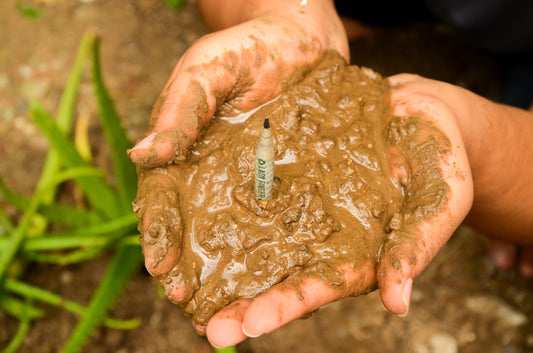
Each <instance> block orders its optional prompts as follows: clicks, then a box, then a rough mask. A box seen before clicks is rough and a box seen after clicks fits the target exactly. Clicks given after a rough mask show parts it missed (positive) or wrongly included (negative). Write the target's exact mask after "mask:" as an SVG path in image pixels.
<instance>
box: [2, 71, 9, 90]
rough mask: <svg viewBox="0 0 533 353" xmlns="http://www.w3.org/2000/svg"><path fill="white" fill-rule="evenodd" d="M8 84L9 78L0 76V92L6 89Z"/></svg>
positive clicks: (4, 75) (3, 75)
mask: <svg viewBox="0 0 533 353" xmlns="http://www.w3.org/2000/svg"><path fill="white" fill-rule="evenodd" d="M9 84H10V80H9V76H8V75H7V74H0V90H3V89H6V88H8V87H9Z"/></svg>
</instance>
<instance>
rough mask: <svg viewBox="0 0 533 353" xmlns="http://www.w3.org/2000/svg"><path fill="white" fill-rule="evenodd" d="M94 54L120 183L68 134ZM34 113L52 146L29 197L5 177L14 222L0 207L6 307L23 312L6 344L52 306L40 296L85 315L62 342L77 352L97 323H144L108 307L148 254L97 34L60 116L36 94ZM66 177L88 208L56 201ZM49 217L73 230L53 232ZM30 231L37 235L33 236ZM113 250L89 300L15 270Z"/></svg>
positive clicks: (0, 287)
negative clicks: (16, 213)
mask: <svg viewBox="0 0 533 353" xmlns="http://www.w3.org/2000/svg"><path fill="white" fill-rule="evenodd" d="M89 57H91V77H92V85H93V88H94V94H95V97H96V101H97V105H98V108H99V113H100V114H99V117H100V123H101V125H102V128H103V130H104V133H105V136H106V140H107V143H108V144H109V146H110V150H111V160H112V164H113V172H114V180H115V185H116V186H115V187H113V186H111V184H110V183H109V182H108V180H107V179H109V178H108V176H107V174H106V172H105V171H103V170H101V169H99V168H97V167H95V166H94V165H92V164H90V163H88V162H86V161H85V160H84V159H83V158H82V157H81V155H80V153H79V151H78V150H77V149H76V147H75V146H74V144H73V142H72V140H71V138H69V135H70V133H71V131H72V126H73V123H74V115H75V107H76V101H77V96H78V90H79V86H80V83H81V81H82V73H83V69H84V66H85V63H86V61H87V59H88V58H89ZM30 115H31V117H32V119H33V121H34V122H35V124H36V125H37V126H38V127H39V129H40V130H41V131H42V132H43V133H44V134H45V135H46V137H47V138H48V140H49V142H50V145H51V146H52V150H51V151H50V152H49V154H48V156H47V159H46V162H45V166H44V168H43V170H42V172H41V175H40V179H39V182H38V184H37V187H36V189H35V192H34V194H33V196H32V197H31V198H30V199H27V198H25V197H23V196H21V195H19V194H17V193H15V192H13V191H12V190H10V189H8V188H7V186H6V185H5V183H4V182H3V180H2V178H1V177H0V195H1V199H2V200H3V201H4V202H6V203H9V204H11V205H12V206H14V207H17V208H19V209H20V210H21V211H23V214H22V217H21V219H20V221H19V222H18V224H16V225H15V224H13V223H12V222H11V220H10V219H9V218H8V217H7V215H6V213H5V211H4V210H3V209H2V208H0V309H1V310H3V311H4V312H5V313H7V314H9V315H12V316H14V317H16V318H17V319H19V320H20V325H19V329H18V331H17V333H16V334H15V336H14V337H13V338H12V340H11V341H10V343H9V344H8V346H7V347H5V348H4V350H3V352H15V351H16V350H17V349H18V347H19V346H20V345H21V344H22V342H23V340H24V337H25V336H26V334H27V333H28V331H29V330H30V327H31V321H32V320H35V319H38V318H39V317H42V316H44V315H45V314H46V313H45V312H44V310H42V309H41V308H39V307H38V306H36V305H35V304H36V303H37V302H44V303H47V304H50V305H55V306H60V307H62V308H64V309H65V310H68V311H71V312H73V313H76V314H78V315H80V316H81V320H80V321H79V323H78V325H77V327H76V328H75V329H74V332H73V333H72V335H71V336H70V338H69V339H68V341H67V342H66V344H65V346H64V347H63V350H62V352H76V351H79V350H80V349H81V347H82V346H83V344H84V343H85V342H86V341H87V339H88V337H89V336H90V334H91V332H92V331H93V330H94V329H95V327H97V326H98V325H105V326H108V327H110V328H115V329H131V328H134V327H137V326H138V325H139V323H140V322H139V320H138V319H132V320H114V319H111V318H108V317H106V313H107V310H108V309H109V308H110V306H111V305H112V303H113V301H114V300H115V299H116V298H117V296H118V295H119V294H120V292H121V291H122V289H123V288H124V286H125V284H126V283H127V281H128V279H129V278H130V277H131V275H132V274H133V273H134V271H136V270H137V269H138V268H139V267H140V265H141V264H142V261H143V259H142V254H141V251H140V246H139V243H138V240H137V238H138V235H137V234H136V233H137V231H136V224H137V220H136V217H135V215H134V214H133V212H132V210H131V201H132V200H133V198H134V197H135V193H136V182H137V176H136V173H135V167H134V165H133V164H132V163H131V161H130V160H129V159H128V157H127V155H126V150H127V149H128V148H129V147H131V143H130V141H129V140H128V138H127V137H126V134H125V131H124V129H123V128H122V127H121V125H120V118H119V116H118V114H117V112H116V110H115V108H114V105H113V102H112V100H111V98H110V96H109V94H108V92H107V89H106V87H105V85H104V81H103V78H102V73H101V69H100V62H99V40H98V38H96V37H95V36H94V35H93V34H91V33H87V34H86V35H85V36H84V38H83V40H82V43H81V45H80V48H79V50H78V54H77V57H76V60H75V63H74V66H73V68H72V70H71V73H70V75H69V78H68V81H67V83H66V85H65V89H64V91H63V94H62V96H61V99H60V102H59V105H58V109H57V113H56V118H55V119H54V118H53V116H52V114H51V113H50V112H48V111H47V110H46V109H45V108H44V107H43V105H42V104H40V103H39V102H32V104H31V108H30ZM67 180H72V181H73V182H74V183H75V184H76V185H77V187H78V188H79V189H80V190H82V192H83V195H84V196H85V198H86V199H87V201H88V204H89V206H88V207H87V209H78V208H75V207H72V206H67V205H64V204H59V203H57V202H56V201H55V195H56V193H57V192H56V191H57V186H58V185H60V184H61V183H63V182H65V181H67ZM50 224H57V225H60V226H61V227H62V228H63V229H66V230H65V231H62V232H59V233H57V232H56V233H54V232H50V231H48V229H50V227H49V225H50ZM30 233H31V237H30V236H28V234H30ZM109 251H111V252H112V253H113V258H112V260H111V263H110V265H109V266H108V268H107V270H106V273H105V274H104V277H103V279H102V281H101V282H100V284H99V286H98V288H97V290H96V291H95V293H94V295H93V297H92V299H91V301H90V303H89V305H88V306H87V307H84V306H82V305H80V304H78V303H75V302H72V301H69V300H66V299H65V298H62V297H60V296H58V295H56V294H54V293H51V292H49V291H46V290H43V289H41V288H38V287H35V286H31V285H29V284H28V283H25V282H24V281H22V280H19V279H18V278H17V276H16V273H14V272H16V271H10V269H12V268H13V267H15V265H16V264H17V263H20V261H21V260H22V261H39V262H48V263H57V264H68V263H72V262H78V261H83V260H87V259H92V258H94V257H97V256H101V255H103V254H104V253H107V252H109Z"/></svg>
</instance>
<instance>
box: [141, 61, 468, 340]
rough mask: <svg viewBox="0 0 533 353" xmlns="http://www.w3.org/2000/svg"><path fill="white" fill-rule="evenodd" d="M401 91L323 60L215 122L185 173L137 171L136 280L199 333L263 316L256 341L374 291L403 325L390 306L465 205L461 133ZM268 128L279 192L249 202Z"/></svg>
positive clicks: (401, 84)
mask: <svg viewBox="0 0 533 353" xmlns="http://www.w3.org/2000/svg"><path fill="white" fill-rule="evenodd" d="M410 80H411V78H410V77H409V76H408V75H400V76H396V77H395V78H392V79H391V80H386V79H383V78H381V76H380V75H379V74H377V73H375V72H373V71H372V70H370V69H367V68H359V67H356V66H349V65H347V64H346V62H345V60H344V59H343V58H342V57H341V56H340V55H339V54H338V53H337V52H335V51H330V52H328V53H327V54H326V55H325V57H324V58H323V59H322V60H321V61H319V62H318V63H317V64H316V65H315V66H314V67H312V68H309V69H307V70H302V71H299V72H298V73H296V74H295V75H293V77H292V78H291V79H290V80H288V81H289V82H291V84H290V85H286V86H285V87H284V90H283V93H282V94H281V95H279V96H278V97H277V98H275V99H274V100H272V101H270V102H268V103H267V104H264V105H263V106H261V107H260V108H259V109H257V110H255V111H252V112H249V113H245V114H240V115H236V113H232V112H231V111H228V110H227V109H226V110H224V112H223V113H222V111H221V112H220V113H219V114H217V115H216V116H215V118H214V119H213V120H212V121H211V122H210V123H209V124H208V126H207V127H205V128H204V129H203V131H202V133H201V135H200V137H199V138H198V141H197V143H196V144H195V145H194V146H193V147H191V148H190V150H189V151H188V153H187V155H186V158H185V159H184V160H183V161H180V162H177V163H175V164H171V165H167V166H161V167H157V168H138V172H139V176H140V178H139V192H138V195H137V199H136V202H135V203H134V209H135V211H136V213H137V216H138V217H139V219H140V225H139V229H140V231H141V233H142V237H141V243H142V244H143V251H144V255H145V258H146V267H147V268H148V270H149V271H150V272H151V273H152V274H153V275H156V276H157V277H158V279H159V281H160V283H161V284H162V286H163V287H164V289H165V294H166V295H167V296H168V297H169V299H170V300H171V301H173V302H174V303H177V304H180V305H182V307H183V308H184V310H185V312H186V313H187V314H189V315H191V316H192V318H193V321H194V323H195V326H196V328H197V330H198V331H199V332H201V333H205V330H206V326H207V325H208V323H210V319H213V320H211V322H212V323H213V324H211V323H210V325H216V323H217V321H218V322H223V321H224V320H225V319H227V318H228V317H229V316H231V315H230V314H235V313H237V315H240V316H241V318H240V320H241V321H242V320H244V321H246V317H247V315H249V316H250V317H251V316H252V313H253V316H256V317H257V316H258V314H259V313H260V314H261V315H260V316H261V318H262V322H263V323H262V326H261V327H260V328H257V330H256V332H250V335H257V334H261V333H264V332H269V331H271V330H273V329H274V328H276V327H279V326H281V325H283V324H285V323H287V322H290V321H292V320H294V319H296V318H298V317H301V316H303V315H305V314H307V313H309V312H312V311H314V310H316V309H318V308H319V307H320V306H321V305H323V304H325V303H327V302H330V301H333V300H337V299H340V298H343V297H346V296H350V295H359V294H363V293H368V292H369V291H372V290H374V289H376V288H379V289H380V292H381V296H382V300H383V302H384V305H385V306H386V307H387V308H388V309H389V310H391V311H392V312H396V313H399V314H401V313H404V312H406V311H407V309H408V303H405V301H404V302H402V301H401V300H393V299H391V298H392V297H393V296H394V297H396V298H402V295H403V292H401V293H399V295H396V293H391V292H393V291H398V290H400V291H410V288H411V287H410V286H411V285H412V279H413V278H414V277H416V276H417V275H418V274H419V273H420V272H421V271H422V270H423V268H424V267H425V266H426V265H427V264H428V263H429V261H430V260H431V259H432V258H433V256H434V255H435V254H436V253H437V251H438V249H440V247H441V246H442V245H443V244H444V243H445V242H446V241H447V239H448V238H449V237H450V236H451V234H452V232H453V231H454V230H455V228H456V227H457V226H458V223H459V222H460V221H461V220H462V219H463V218H464V216H465V215H466V212H467V211H468V209H469V207H470V204H471V198H472V186H471V183H472V181H471V175H470V169H469V167H468V164H467V160H466V154H465V151H464V146H463V144H462V142H461V140H460V137H459V134H458V132H457V127H456V126H455V125H453V123H451V122H450V120H449V119H446V116H443V115H442V114H436V115H435V116H428V115H427V113H424V114H423V113H420V112H421V111H427V109H426V108H427V107H426V106H424V107H422V106H420V105H417V104H418V103H417V102H416V100H415V101H414V103H413V100H410V101H409V103H408V104H407V103H406V102H407V100H406V99H405V98H406V96H405V95H406V94H407V93H406V90H407V88H408V87H409V83H410ZM424 102H427V99H426V100H424ZM265 117H268V118H269V120H270V126H271V130H272V135H273V139H274V146H275V170H274V176H275V178H274V187H273V196H272V198H271V199H270V200H267V201H258V200H257V198H256V195H255V193H254V176H255V152H256V147H257V141H258V139H259V134H260V132H261V128H262V126H263V121H264V120H265ZM428 239H431V241H428ZM310 294H312V295H310ZM393 294H394V295H393ZM208 329H209V328H208Z"/></svg>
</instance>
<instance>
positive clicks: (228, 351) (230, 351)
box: [213, 346, 237, 353]
mask: <svg viewBox="0 0 533 353" xmlns="http://www.w3.org/2000/svg"><path fill="white" fill-rule="evenodd" d="M213 350H214V351H215V353H237V349H236V348H235V346H231V347H226V348H216V347H213Z"/></svg>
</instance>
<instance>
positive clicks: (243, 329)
mask: <svg viewBox="0 0 533 353" xmlns="http://www.w3.org/2000/svg"><path fill="white" fill-rule="evenodd" d="M242 333H244V334H245V336H246V337H250V338H256V337H259V336H261V335H262V334H261V333H260V334H258V335H252V334H251V333H248V332H246V329H245V328H244V324H242Z"/></svg>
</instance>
